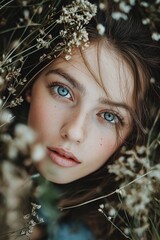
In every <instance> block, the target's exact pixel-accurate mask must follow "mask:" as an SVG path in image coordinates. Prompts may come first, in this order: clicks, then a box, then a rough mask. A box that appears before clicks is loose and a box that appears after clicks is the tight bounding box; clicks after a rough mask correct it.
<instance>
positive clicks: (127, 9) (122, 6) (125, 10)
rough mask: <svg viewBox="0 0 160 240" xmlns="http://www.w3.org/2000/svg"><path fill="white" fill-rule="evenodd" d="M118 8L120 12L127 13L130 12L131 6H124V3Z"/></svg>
mask: <svg viewBox="0 0 160 240" xmlns="http://www.w3.org/2000/svg"><path fill="white" fill-rule="evenodd" d="M119 8H120V10H121V11H123V12H125V13H129V12H130V10H131V6H129V5H128V4H126V3H125V2H121V3H120V4H119Z"/></svg>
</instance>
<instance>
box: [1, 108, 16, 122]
mask: <svg viewBox="0 0 160 240" xmlns="http://www.w3.org/2000/svg"><path fill="white" fill-rule="evenodd" d="M13 118H14V116H13V115H12V113H11V112H10V111H9V110H4V111H1V114H0V124H1V125H3V124H5V123H10V122H11V121H12V120H13Z"/></svg>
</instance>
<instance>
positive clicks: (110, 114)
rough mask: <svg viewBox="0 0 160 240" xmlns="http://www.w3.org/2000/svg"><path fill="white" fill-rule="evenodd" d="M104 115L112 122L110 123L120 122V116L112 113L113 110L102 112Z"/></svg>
mask: <svg viewBox="0 0 160 240" xmlns="http://www.w3.org/2000/svg"><path fill="white" fill-rule="evenodd" d="M102 117H103V118H104V119H105V120H106V121H107V122H110V123H113V124H115V123H118V121H119V119H118V117H117V116H116V115H115V114H113V113H111V112H103V113H102Z"/></svg>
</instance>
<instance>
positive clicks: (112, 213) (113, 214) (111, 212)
mask: <svg viewBox="0 0 160 240" xmlns="http://www.w3.org/2000/svg"><path fill="white" fill-rule="evenodd" d="M108 214H109V216H111V217H114V216H115V215H116V210H115V209H114V208H111V209H110V210H109V212H108Z"/></svg>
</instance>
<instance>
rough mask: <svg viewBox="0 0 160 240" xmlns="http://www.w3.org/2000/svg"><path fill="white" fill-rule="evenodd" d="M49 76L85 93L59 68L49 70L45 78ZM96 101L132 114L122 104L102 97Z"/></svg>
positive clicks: (83, 88)
mask: <svg viewBox="0 0 160 240" xmlns="http://www.w3.org/2000/svg"><path fill="white" fill-rule="evenodd" d="M50 74H57V75H60V76H61V77H63V78H65V79H66V80H67V81H68V82H69V83H70V84H71V85H72V86H73V87H75V88H77V89H78V90H79V91H80V92H81V93H85V92H86V90H85V87H84V86H83V85H82V84H81V83H79V82H77V81H76V80H75V79H74V78H73V77H71V76H70V75H69V74H67V73H65V72H63V70H62V69H59V68H56V69H51V70H49V71H48V72H47V73H46V74H45V76H48V75H50ZM98 101H99V103H101V104H104V105H111V106H114V107H119V108H123V109H125V110H126V111H127V112H129V113H130V114H131V113H132V112H133V110H132V108H131V107H130V106H128V105H127V104H125V103H123V102H114V101H111V100H109V99H106V98H103V97H100V98H99V99H98Z"/></svg>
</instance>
